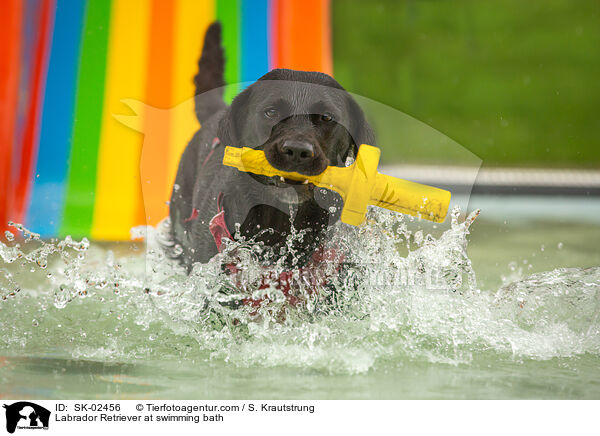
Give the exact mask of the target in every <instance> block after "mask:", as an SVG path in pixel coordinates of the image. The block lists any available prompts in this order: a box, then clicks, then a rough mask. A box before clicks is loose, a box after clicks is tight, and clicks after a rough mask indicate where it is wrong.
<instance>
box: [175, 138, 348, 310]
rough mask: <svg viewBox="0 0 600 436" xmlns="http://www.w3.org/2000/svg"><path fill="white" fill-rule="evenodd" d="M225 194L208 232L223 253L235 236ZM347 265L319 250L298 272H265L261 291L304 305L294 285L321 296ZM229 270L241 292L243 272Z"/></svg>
mask: <svg viewBox="0 0 600 436" xmlns="http://www.w3.org/2000/svg"><path fill="white" fill-rule="evenodd" d="M220 142H221V141H219V138H215V139H214V140H213V143H212V148H211V151H210V152H209V154H208V156H206V159H205V160H204V163H203V164H202V166H203V167H204V165H206V163H207V162H208V160H209V159H210V157H211V156H212V154H213V151H214V150H215V148H216V147H217V145H219V144H220ZM222 202H223V193H222V192H221V193H219V195H218V197H217V214H216V215H215V216H214V217H213V218H212V219H211V220H210V223H209V224H208V228H209V230H210V233H211V234H212V236H213V239H214V240H215V245H216V246H217V250H218V251H219V253H221V252H222V251H223V250H224V248H225V244H224V242H223V241H224V240H230V241H233V239H234V238H233V236H231V233H230V232H229V229H227V225H226V223H225V210H224V209H223V205H222ZM197 217H198V209H193V210H192V214H191V215H190V217H189V218H187V219H186V220H185V222H189V221H192V220H194V219H196V218H197ZM343 261H344V256H343V255H338V254H337V253H336V251H335V250H334V249H325V248H323V247H319V248H318V249H317V250H316V251H315V252H314V253H313V255H312V257H311V259H310V261H309V262H308V264H307V265H306V266H305V267H302V268H299V269H297V270H295V271H283V272H281V273H279V274H278V276H276V273H274V272H273V271H265V272H264V274H263V276H262V278H261V283H260V285H259V287H258V290H262V289H269V288H270V287H271V286H273V287H275V288H276V289H278V290H280V291H281V292H282V293H283V295H284V296H285V298H286V302H287V303H288V304H289V305H291V306H296V305H297V304H298V303H300V302H302V301H303V298H301V297H297V296H295V295H293V294H292V291H291V288H292V285H293V284H294V282H295V281H296V282H297V281H301V282H303V283H305V284H307V285H308V286H307V287H308V291H307V293H308V294H309V295H315V294H317V293H318V288H319V287H322V286H325V285H327V283H329V281H330V278H331V276H332V273H338V272H339V270H340V267H341V264H342V262H343ZM332 262H334V263H335V264H336V267H335V269H334V270H333V271H327V265H328V264H331V263H332ZM225 267H226V268H227V270H228V271H229V272H230V274H231V276H232V278H233V279H234V281H236V286H237V287H238V288H242V286H241V283H240V280H239V278H236V277H235V276H236V275H237V274H238V273H239V272H240V269H239V268H238V266H237V265H236V264H235V263H229V264H227V265H225ZM270 301H271V299H270V298H269V297H268V296H264V297H261V298H244V299H243V300H242V303H243V304H244V305H246V306H252V307H256V308H258V307H259V306H261V304H263V303H264V302H270Z"/></svg>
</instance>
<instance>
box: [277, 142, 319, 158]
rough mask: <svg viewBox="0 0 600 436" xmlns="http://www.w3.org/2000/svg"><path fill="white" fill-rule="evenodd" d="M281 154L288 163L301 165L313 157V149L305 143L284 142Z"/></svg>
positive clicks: (308, 143)
mask: <svg viewBox="0 0 600 436" xmlns="http://www.w3.org/2000/svg"><path fill="white" fill-rule="evenodd" d="M281 153H282V154H283V156H284V158H285V159H286V160H287V161H288V162H290V163H297V164H302V163H305V162H307V161H309V160H311V159H312V158H314V157H315V147H314V145H312V144H311V143H310V142H305V141H289V140H288V141H285V142H284V143H283V145H282V146H281Z"/></svg>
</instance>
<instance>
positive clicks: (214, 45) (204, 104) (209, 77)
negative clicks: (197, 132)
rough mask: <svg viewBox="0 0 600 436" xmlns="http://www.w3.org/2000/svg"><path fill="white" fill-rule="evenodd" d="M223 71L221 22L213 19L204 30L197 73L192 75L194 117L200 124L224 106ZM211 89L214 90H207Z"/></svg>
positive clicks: (223, 56) (223, 57)
mask: <svg viewBox="0 0 600 436" xmlns="http://www.w3.org/2000/svg"><path fill="white" fill-rule="evenodd" d="M224 71H225V55H224V52H223V47H222V45H221V23H220V22H218V21H215V22H214V23H212V24H211V25H210V26H208V29H207V30H206V35H205V36H204V47H203V48H202V55H201V56H200V59H199V60H198V74H196V76H195V77H194V85H196V117H197V118H198V121H200V124H202V123H203V122H204V121H206V120H207V119H208V118H210V116H211V115H213V114H214V113H215V112H218V111H219V110H221V109H223V108H225V106H226V105H225V101H224V100H223V87H224V86H225V79H224ZM211 90H214V91H212V92H208V91H211Z"/></svg>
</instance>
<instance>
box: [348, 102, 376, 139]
mask: <svg viewBox="0 0 600 436" xmlns="http://www.w3.org/2000/svg"><path fill="white" fill-rule="evenodd" d="M347 101H348V103H347V104H348V112H349V114H350V126H349V129H348V131H349V132H350V135H351V136H352V139H353V140H354V143H355V144H356V146H357V147H359V146H360V145H361V144H368V145H372V146H377V144H376V143H375V142H376V139H375V132H374V131H373V129H372V128H371V126H370V125H369V123H368V122H367V118H366V117H365V114H364V112H363V110H362V109H361V108H360V106H359V105H358V103H357V102H356V101H354V99H353V98H352V97H348V99H347Z"/></svg>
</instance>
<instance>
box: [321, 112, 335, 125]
mask: <svg viewBox="0 0 600 436" xmlns="http://www.w3.org/2000/svg"><path fill="white" fill-rule="evenodd" d="M321 120H323V121H325V122H326V123H328V122H329V121H333V115H331V114H330V113H329V112H325V113H324V114H323V115H321Z"/></svg>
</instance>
